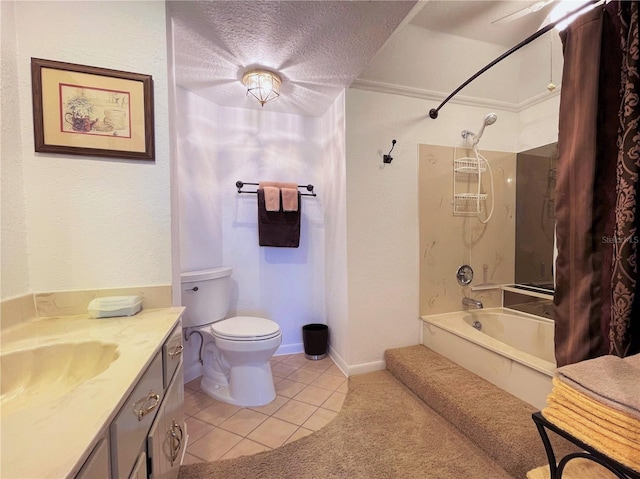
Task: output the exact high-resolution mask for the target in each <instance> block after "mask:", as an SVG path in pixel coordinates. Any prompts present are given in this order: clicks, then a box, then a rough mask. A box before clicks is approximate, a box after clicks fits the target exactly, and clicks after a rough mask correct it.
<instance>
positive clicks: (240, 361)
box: [181, 268, 282, 407]
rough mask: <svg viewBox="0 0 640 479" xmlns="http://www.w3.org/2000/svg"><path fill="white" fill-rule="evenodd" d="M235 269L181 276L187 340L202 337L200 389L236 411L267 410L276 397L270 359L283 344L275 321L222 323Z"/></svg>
mask: <svg viewBox="0 0 640 479" xmlns="http://www.w3.org/2000/svg"><path fill="white" fill-rule="evenodd" d="M230 275H231V268H216V269H210V270H203V271H193V272H188V273H183V274H182V278H181V279H182V286H183V287H182V290H183V291H182V304H183V305H184V306H185V307H186V310H185V314H184V317H183V326H184V327H185V337H186V338H190V337H191V336H192V333H194V332H197V333H199V334H198V336H200V337H201V338H202V343H201V345H200V355H201V358H202V363H203V377H202V380H201V382H200V389H201V390H202V391H203V392H204V393H206V394H208V395H209V396H211V397H213V398H214V399H218V400H220V401H224V402H226V403H230V404H235V405H238V406H245V407H246V406H263V405H265V404H268V403H270V402H271V401H273V400H274V399H275V397H276V392H275V387H274V384H273V375H272V373H271V363H270V359H271V356H273V354H274V353H275V352H276V350H277V349H278V346H280V344H281V342H282V333H281V331H280V327H279V326H278V324H277V323H276V322H274V321H271V320H269V319H266V318H259V317H254V316H235V317H232V318H227V319H224V316H225V315H226V312H227V310H228V306H229V289H230V288H229V284H228V283H229V280H230Z"/></svg>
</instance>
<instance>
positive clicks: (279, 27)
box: [169, 0, 553, 116]
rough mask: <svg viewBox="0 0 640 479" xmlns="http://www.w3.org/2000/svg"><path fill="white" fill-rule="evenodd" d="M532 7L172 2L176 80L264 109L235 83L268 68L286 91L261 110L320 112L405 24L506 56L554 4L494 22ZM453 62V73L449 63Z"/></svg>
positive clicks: (315, 0)
mask: <svg viewBox="0 0 640 479" xmlns="http://www.w3.org/2000/svg"><path fill="white" fill-rule="evenodd" d="M536 3H539V2H537V1H535V0H532V1H529V0H515V1H514V0H496V1H483V0H470V1H469V0H448V1H443V0H421V1H420V2H416V1H415V0H411V1H404V0H388V1H384V0H376V1H346V0H337V1H332V0H312V1H289V0H208V1H170V2H169V8H170V12H171V18H172V20H173V26H174V49H175V71H176V82H177V84H178V85H179V86H181V87H183V88H185V89H187V90H190V91H192V92H194V93H196V94H198V95H200V96H202V97H203V98H206V99H208V100H210V101H212V102H214V103H216V104H218V105H222V106H233V107H240V108H254V109H260V108H261V107H260V105H259V104H258V103H257V102H256V101H255V100H252V99H250V98H248V97H246V95H245V89H244V86H243V85H242V83H241V78H242V75H243V73H244V72H246V71H247V70H249V69H252V68H255V67H258V66H261V67H266V68H268V69H272V70H275V71H277V72H278V73H279V74H280V75H281V77H282V87H281V96H280V98H278V99H277V100H275V101H273V102H270V103H268V104H267V105H265V106H264V108H265V109H268V110H271V111H277V112H286V113H295V114H301V115H309V116H319V115H322V114H323V113H324V112H325V111H326V110H327V108H328V107H329V105H330V104H331V103H332V102H333V101H334V100H335V98H336V97H337V95H338V94H339V93H340V92H341V91H342V90H343V89H344V88H346V87H348V86H349V85H351V83H352V82H353V81H354V80H355V79H356V77H358V75H359V74H360V73H361V72H362V71H363V70H364V68H365V67H366V66H367V64H369V62H370V61H371V60H372V58H373V57H374V56H375V55H376V53H377V52H378V51H379V50H380V49H381V48H382V47H383V45H384V44H385V42H386V40H387V39H388V38H389V37H390V36H391V34H392V33H393V32H394V30H396V28H398V27H399V28H403V25H405V24H408V23H410V24H411V25H412V26H414V27H415V26H417V27H420V28H424V29H426V30H434V31H438V32H443V33H449V34H452V35H458V36H461V37H466V38H472V39H475V40H480V41H484V42H489V43H494V44H498V45H500V46H504V47H505V50H506V49H507V48H508V47H511V46H513V45H515V44H517V43H519V42H520V41H521V40H523V39H525V38H526V37H527V36H529V35H530V34H531V33H533V32H535V31H536V30H537V29H538V28H539V27H540V25H541V24H542V22H543V20H544V18H545V16H546V15H547V14H548V12H549V9H550V8H552V7H553V4H551V5H547V6H546V7H544V8H543V9H542V10H540V11H538V12H535V13H531V14H529V15H526V16H524V17H522V18H518V19H517V20H514V21H502V22H499V23H492V22H494V21H495V20H498V19H500V18H502V17H504V16H506V15H509V14H512V13H514V12H518V11H520V10H522V9H523V8H527V7H529V6H531V5H533V4H536ZM405 18H406V19H405ZM403 20H404V22H403ZM412 48H415V49H420V48H429V45H415V46H412ZM451 65H452V68H453V67H455V62H451ZM413 70H414V69H413V68H411V66H409V67H407V68H402V69H401V70H398V71H397V72H389V71H386V70H383V71H382V72H381V80H382V76H384V81H387V82H391V83H394V81H393V79H391V80H389V75H393V74H395V75H397V77H398V79H406V76H407V75H411V74H412V71H413ZM445 73H446V72H445ZM416 74H417V71H416ZM369 80H374V81H375V80H376V78H369ZM397 83H403V81H399V82H397ZM415 83H418V82H417V81H416V82H415ZM404 84H411V82H409V83H407V82H406V81H404ZM423 87H424V88H428V87H429V85H423Z"/></svg>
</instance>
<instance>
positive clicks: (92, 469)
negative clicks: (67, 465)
mask: <svg viewBox="0 0 640 479" xmlns="http://www.w3.org/2000/svg"><path fill="white" fill-rule="evenodd" d="M109 470H110V464H109V440H108V439H107V438H105V437H103V438H102V439H100V440H99V441H98V444H97V445H96V447H94V448H93V451H91V455H90V456H89V459H87V460H86V461H85V463H84V465H83V466H82V469H80V472H79V473H78V475H77V476H76V479H96V478H97V477H102V478H105V479H108V478H110V477H111V476H110V474H109Z"/></svg>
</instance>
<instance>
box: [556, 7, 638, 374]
mask: <svg viewBox="0 0 640 479" xmlns="http://www.w3.org/2000/svg"><path fill="white" fill-rule="evenodd" d="M638 3H639V2H637V1H636V2H611V3H609V4H607V5H606V7H601V8H597V9H595V10H593V11H591V12H588V13H586V14H584V15H582V16H581V17H579V18H578V19H577V20H575V21H574V22H573V23H572V24H571V25H570V26H569V27H568V28H567V29H566V30H565V31H564V32H562V34H561V37H562V42H563V49H564V70H563V78H562V93H561V100H560V123H559V138H558V149H559V154H560V158H559V162H558V176H557V183H556V216H557V245H558V258H557V261H556V292H555V299H554V302H555V328H556V335H555V342H556V359H557V363H558V366H563V365H566V364H571V363H575V362H579V361H582V360H585V359H589V358H593V357H597V356H601V355H603V354H607V353H612V354H616V355H619V356H626V355H629V354H633V353H635V352H639V351H640V344H639V343H640V341H639V339H640V331H638V329H639V324H640V294H636V291H637V288H638V284H637V282H636V278H637V266H636V255H637V249H638V241H639V238H640V237H639V236H638V234H637V232H636V229H637V226H638V225H637V222H638V220H639V218H638V214H637V206H636V191H637V188H638V169H639V165H640V133H639V131H638V111H639V105H638V94H639V84H638V83H639V82H638V69H637V64H638Z"/></svg>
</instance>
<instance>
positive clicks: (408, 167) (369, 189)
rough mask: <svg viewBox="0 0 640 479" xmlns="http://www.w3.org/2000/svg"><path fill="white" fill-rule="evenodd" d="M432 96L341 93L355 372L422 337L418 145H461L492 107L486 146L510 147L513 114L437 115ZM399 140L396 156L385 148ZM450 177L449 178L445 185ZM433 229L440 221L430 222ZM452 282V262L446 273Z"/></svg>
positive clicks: (450, 109) (459, 109)
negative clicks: (432, 114) (432, 112)
mask: <svg viewBox="0 0 640 479" xmlns="http://www.w3.org/2000/svg"><path fill="white" fill-rule="evenodd" d="M436 104H437V103H436V102H433V101H428V100H422V99H417V98H410V97H407V96H401V95H392V94H388V93H378V92H373V91H364V90H358V89H354V88H351V89H348V90H347V96H346V149H347V158H346V162H347V165H346V174H347V176H346V191H347V204H346V207H347V238H348V272H349V274H348V291H349V324H350V331H349V333H350V334H349V339H348V341H349V348H348V351H349V353H348V358H347V359H346V360H347V362H348V363H349V364H351V365H353V366H354V367H353V368H352V372H360V371H364V370H367V369H375V368H377V367H378V368H379V367H383V365H384V362H383V359H382V358H383V354H384V350H385V349H388V348H392V347H400V346H405V345H409V344H417V342H418V339H419V321H418V318H419V316H420V310H419V304H420V289H419V278H420V256H421V251H420V244H419V215H418V206H419V197H418V192H419V184H418V145H419V144H432V145H445V146H455V145H459V146H461V145H462V138H461V136H460V132H461V130H463V129H476V128H478V127H479V125H480V123H481V122H482V118H483V117H484V115H486V114H487V113H488V112H489V111H496V113H497V114H498V121H497V122H496V123H495V124H494V125H493V126H491V127H490V128H488V129H487V131H486V133H485V135H484V137H483V139H482V142H483V147H484V149H486V150H498V151H515V150H516V147H517V138H518V131H517V114H516V113H513V112H508V111H501V110H499V109H495V108H491V107H490V106H484V107H473V106H465V105H460V104H448V105H447V106H446V107H445V108H443V110H442V111H441V113H440V117H439V118H438V119H437V120H432V119H430V118H429V117H428V112H429V109H430V108H433V107H434V106H436ZM392 139H396V140H397V143H396V146H395V148H394V150H393V152H392V154H391V155H392V157H393V158H394V160H393V162H392V163H391V164H389V165H383V163H382V155H383V154H385V153H388V151H389V149H390V148H391V140H392ZM450 182H451V178H449V180H447V183H449V184H450ZM428 227H429V228H430V229H433V230H437V229H438V228H440V225H438V224H429V225H428ZM450 278H451V281H455V269H454V270H453V271H451V273H450Z"/></svg>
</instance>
